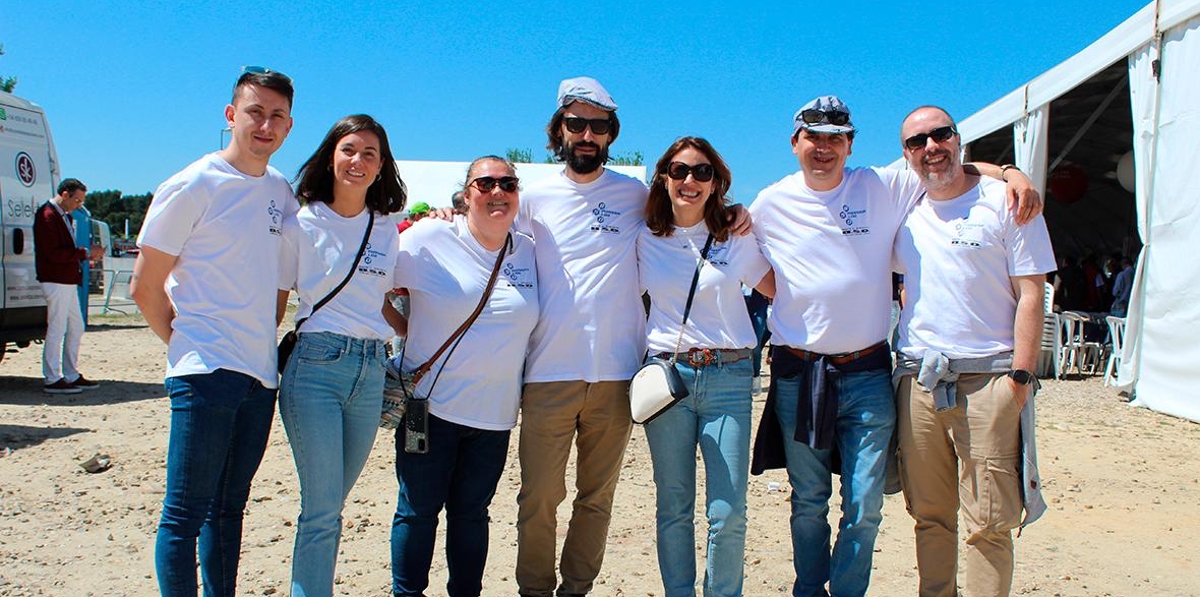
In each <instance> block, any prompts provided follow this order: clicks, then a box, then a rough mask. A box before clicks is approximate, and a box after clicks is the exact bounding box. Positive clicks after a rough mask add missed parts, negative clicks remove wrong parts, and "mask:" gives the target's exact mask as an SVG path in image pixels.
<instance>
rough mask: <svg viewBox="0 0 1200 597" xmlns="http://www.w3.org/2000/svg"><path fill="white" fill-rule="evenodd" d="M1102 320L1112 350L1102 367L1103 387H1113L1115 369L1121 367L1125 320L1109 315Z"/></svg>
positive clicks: (1115, 380) (1115, 376) (1115, 378)
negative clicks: (1106, 325) (1106, 328)
mask: <svg viewBox="0 0 1200 597" xmlns="http://www.w3.org/2000/svg"><path fill="white" fill-rule="evenodd" d="M1104 320H1105V321H1107V322H1108V337H1109V338H1111V339H1112V350H1111V352H1109V353H1108V363H1107V364H1105V365H1104V385H1105V386H1115V385H1117V369H1118V368H1119V367H1120V366H1121V347H1122V346H1124V344H1125V318H1124V317H1116V316H1113V315H1109V316H1108V317H1105V318H1104Z"/></svg>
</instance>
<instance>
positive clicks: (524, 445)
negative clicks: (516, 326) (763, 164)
mask: <svg viewBox="0 0 1200 597" xmlns="http://www.w3.org/2000/svg"><path fill="white" fill-rule="evenodd" d="M632 427H633V422H632V419H631V418H630V414H629V382H628V381H604V382H596V383H587V382H584V381H556V382H542V383H529V384H525V391H524V393H523V394H522V396H521V436H520V443H519V452H518V453H519V457H520V461H521V490H520V491H519V492H518V494H517V571H516V578H517V586H518V587H519V589H520V594H521V595H525V596H528V597H552V596H553V595H555V594H556V593H557V594H558V595H585V594H587V593H588V592H589V591H591V590H592V583H593V581H595V580H596V576H597V575H599V574H600V566H601V564H602V563H603V561H604V547H605V544H606V543H607V540H608V525H609V521H610V520H611V519H612V504H613V494H614V493H615V492H616V489H617V479H618V478H619V477H620V474H621V464H622V463H623V462H624V459H625V447H626V445H627V444H628V443H629V434H630V431H631V430H632ZM572 440H574V443H575V446H576V449H577V450H578V454H577V456H576V472H575V501H574V503H573V509H572V512H571V521H570V523H569V524H568V526H567V537H566V540H564V541H563V548H562V560H561V563H560V564H559V572H560V573H561V574H562V583H561V584H558V583H557V582H556V580H557V579H556V575H555V571H554V560H555V557H554V553H555V545H556V540H557V537H558V534H557V530H558V520H557V516H556V512H557V509H558V505H559V504H561V503H562V501H563V500H564V499H566V497H567V487H566V471H567V457H568V456H569V455H570V452H571V443H572ZM556 586H557V591H556Z"/></svg>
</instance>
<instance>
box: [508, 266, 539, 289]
mask: <svg viewBox="0 0 1200 597" xmlns="http://www.w3.org/2000/svg"><path fill="white" fill-rule="evenodd" d="M503 273H504V278H505V279H506V280H508V284H509V285H510V286H512V287H514V288H533V280H534V273H533V270H532V269H530V268H528V267H517V266H515V265H513V264H512V263H505V264H504V269H503Z"/></svg>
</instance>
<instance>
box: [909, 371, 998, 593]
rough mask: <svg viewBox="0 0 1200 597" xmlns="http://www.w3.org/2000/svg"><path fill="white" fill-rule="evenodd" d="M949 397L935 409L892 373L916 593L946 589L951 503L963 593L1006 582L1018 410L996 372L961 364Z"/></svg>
mask: <svg viewBox="0 0 1200 597" xmlns="http://www.w3.org/2000/svg"><path fill="white" fill-rule="evenodd" d="M957 383H958V386H957V387H958V392H957V404H956V406H955V407H954V408H953V409H950V410H947V411H944V412H936V411H935V410H934V406H933V395H932V394H930V393H929V392H927V391H925V389H924V388H922V387H921V386H920V384H917V383H914V379H913V377H912V376H908V377H905V378H904V379H903V380H901V382H900V386H899V388H898V393H897V415H898V418H897V426H896V431H897V433H898V434H899V439H900V479H901V482H902V484H903V487H904V498H905V501H906V503H907V504H908V512H909V514H911V515H912V517H913V519H914V520H916V546H917V570H918V572H919V574H920V590H919V594H920V595H921V597H955V596H956V595H958V594H959V593H958V591H957V573H958V513H959V512H960V511H961V512H962V517H963V525H964V526H965V531H966V541H965V542H966V571H965V582H964V583H963V589H964V591H963V595H966V596H967V597H1001V596H1005V595H1008V594H1009V593H1010V591H1011V590H1012V576H1013V541H1012V529H1015V528H1017V527H1018V526H1019V525H1020V523H1021V509H1022V498H1021V474H1020V462H1021V411H1020V409H1019V408H1017V404H1016V401H1015V400H1014V399H1013V393H1012V386H1011V384H1012V381H1011V380H1010V379H1009V378H1008V377H1007V376H1005V375H1004V374H999V373H983V374H963V375H962V376H960V377H959V380H958V382H957Z"/></svg>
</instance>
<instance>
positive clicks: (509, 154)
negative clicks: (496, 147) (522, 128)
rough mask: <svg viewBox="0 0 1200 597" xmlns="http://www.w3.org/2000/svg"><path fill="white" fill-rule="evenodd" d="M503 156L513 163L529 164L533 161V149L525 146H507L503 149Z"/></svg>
mask: <svg viewBox="0 0 1200 597" xmlns="http://www.w3.org/2000/svg"><path fill="white" fill-rule="evenodd" d="M504 157H505V158H506V159H507V160H508V161H510V162H512V163H514V164H529V163H532V162H533V151H532V150H530V149H527V148H517V147H509V148H508V149H506V150H504Z"/></svg>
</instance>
